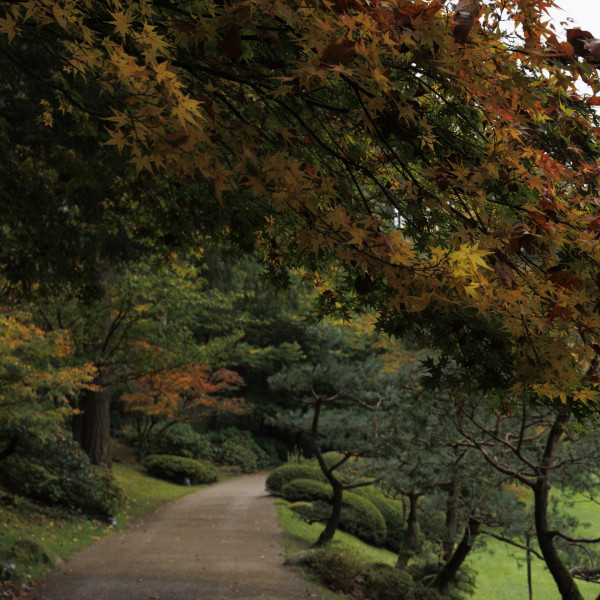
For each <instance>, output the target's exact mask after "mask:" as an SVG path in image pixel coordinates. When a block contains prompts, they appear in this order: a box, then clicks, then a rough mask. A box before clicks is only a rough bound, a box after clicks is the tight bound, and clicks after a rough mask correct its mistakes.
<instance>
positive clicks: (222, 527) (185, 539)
mask: <svg viewBox="0 0 600 600" xmlns="http://www.w3.org/2000/svg"><path fill="white" fill-rule="evenodd" d="M30 597H32V598H34V599H35V600H45V599H49V600H209V599H210V600H250V599H252V600H259V599H260V600H300V599H302V598H317V599H321V598H322V595H321V592H317V591H316V590H313V589H311V587H310V584H308V583H307V582H306V580H305V579H304V578H303V577H302V575H301V574H300V573H299V572H298V571H295V570H294V569H293V568H292V567H284V566H283V554H282V548H281V533H280V530H279V527H278V524H277V513H276V507H275V505H274V502H273V500H272V499H271V498H269V497H268V495H267V494H266V492H265V475H249V476H243V477H236V478H234V479H229V480H227V481H223V482H221V483H217V484H215V485H211V486H208V487H206V488H203V489H201V490H199V491H197V492H194V493H192V494H189V495H187V496H185V497H183V498H181V499H180V500H177V501H176V502H173V503H170V504H168V505H165V506H163V507H161V508H160V509H159V510H158V511H156V512H155V513H154V514H153V515H151V516H149V517H146V518H144V519H141V520H139V521H137V522H136V523H134V524H133V526H132V527H130V528H129V529H127V530H125V531H117V532H115V533H114V534H113V535H111V536H110V537H108V538H104V539H102V540H100V541H98V542H97V543H96V544H94V545H93V546H91V547H89V548H87V549H86V550H83V551H82V552H80V553H78V554H76V555H75V556H74V557H72V558H71V559H70V560H69V561H68V562H65V563H63V564H62V565H61V566H60V567H59V568H58V569H57V570H56V571H54V572H52V573H50V574H48V575H47V576H46V577H44V578H43V579H42V580H41V583H40V586H39V587H37V588H35V589H34V591H32V593H31V595H30ZM323 597H324V596H323Z"/></svg>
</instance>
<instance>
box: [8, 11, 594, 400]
mask: <svg viewBox="0 0 600 600" xmlns="http://www.w3.org/2000/svg"><path fill="white" fill-rule="evenodd" d="M552 5H553V3H552V2H549V1H544V2H541V1H538V2H536V1H532V2H526V3H523V2H522V1H517V0H509V1H505V0H494V1H491V2H486V3H485V5H483V4H481V5H480V3H479V2H476V1H474V0H473V1H467V0H462V1H461V2H460V3H459V5H458V7H457V10H456V12H455V13H454V14H451V13H450V12H449V11H448V10H447V9H446V8H445V7H443V6H442V5H441V4H440V3H438V2H430V3H423V2H421V3H415V2H409V1H405V0H401V1H398V2H394V3H392V4H390V5H389V6H388V5H382V4H379V3H374V4H371V3H363V2H360V1H357V2H350V3H334V4H331V3H328V2H314V3H312V4H311V5H310V6H307V7H306V9H305V10H301V11H298V10H296V5H295V4H294V3H290V2H286V1H284V0H281V1H279V2H274V3H271V4H269V6H268V7H267V6H261V7H260V10H257V8H256V6H255V4H253V3H252V2H244V1H241V2H238V3H236V4H235V5H234V6H231V7H229V6H227V7H225V6H221V5H220V4H219V3H212V4H210V5H205V4H204V3H194V2H190V3H189V6H187V8H186V10H185V11H181V10H178V9H177V8H176V7H175V6H170V5H164V3H155V2H152V1H150V0H148V1H145V2H140V3H136V4H133V5H130V4H125V3H122V2H119V1H115V2H112V3H110V4H104V3H88V4H85V5H71V4H69V5H67V6H63V5H61V4H58V3H56V4H55V3H53V2H48V3H34V4H31V3H30V2H22V3H21V2H16V3H10V4H9V5H7V6H6V11H5V14H4V17H3V18H2V20H1V21H0V25H1V31H2V32H3V33H4V34H5V36H6V40H7V42H8V43H9V45H8V46H7V52H8V53H9V55H11V56H13V58H15V59H16V57H15V56H14V50H13V49H14V48H16V47H17V45H18V44H19V43H20V39H21V37H23V36H27V39H28V41H29V43H32V44H38V45H40V46H45V47H47V48H48V49H49V50H50V52H51V53H52V54H53V55H54V56H60V57H61V60H62V61H63V65H64V67H63V68H61V69H60V72H61V80H60V81H61V84H60V86H58V87H59V91H60V92H61V93H59V94H58V99H56V98H49V99H48V103H49V105H50V108H48V109H47V110H46V112H48V111H51V110H57V109H58V108H60V107H69V108H70V110H74V108H73V107H74V106H77V100H76V98H75V97H74V94H73V93H71V95H69V92H72V91H73V90H74V89H76V88H75V83H74V82H77V85H81V83H80V82H83V81H87V82H89V84H88V88H91V89H93V90H95V91H96V92H98V91H99V92H105V94H104V95H102V98H108V97H110V98H111V99H112V100H111V102H110V103H109V104H106V103H104V100H103V101H102V103H101V102H100V101H98V105H99V106H100V109H99V110H100V114H103V111H104V114H105V116H106V117H107V122H108V123H109V128H108V131H107V139H106V142H107V144H108V145H112V146H115V147H116V148H117V149H118V150H119V151H121V152H123V153H124V154H126V155H127V156H128V157H129V159H130V160H131V161H132V163H133V164H134V165H135V168H136V170H137V171H138V172H141V171H147V170H152V171H155V172H159V171H161V172H165V173H167V174H168V173H173V172H176V173H178V175H179V177H180V178H181V179H182V180H183V181H185V179H186V178H189V179H190V180H191V178H193V177H196V178H197V179H198V180H201V181H203V182H205V184H207V185H209V186H212V188H213V190H214V198H215V199H216V204H213V200H212V199H211V200H207V204H206V207H208V206H209V205H210V209H211V210H213V209H214V208H216V207H218V205H219V203H220V204H222V206H224V207H227V211H225V212H227V213H228V214H229V215H236V217H237V216H239V215H240V214H242V215H243V220H244V223H245V224H246V226H245V227H243V229H244V230H245V231H248V225H250V228H251V229H253V230H254V231H256V236H258V239H257V241H258V246H259V248H261V249H262V252H263V255H264V257H265V259H266V260H267V261H269V262H270V263H271V264H272V266H273V267H274V268H277V267H278V266H280V265H282V264H289V263H292V262H294V258H293V257H294V256H297V257H301V259H302V261H303V262H304V264H305V265H307V266H309V267H310V265H312V266H313V269H312V271H313V272H314V273H315V280H317V281H320V282H321V283H322V292H323V305H324V309H325V310H327V311H336V310H350V309H351V308H357V307H360V306H364V304H365V303H368V304H375V305H377V306H378V307H379V308H380V309H381V312H382V314H383V315H384V316H389V315H390V314H391V315H392V316H394V315H396V314H400V315H403V314H408V315H411V314H413V313H424V314H423V318H424V319H426V314H425V311H426V309H428V308H432V309H435V310H440V311H442V312H445V311H447V310H449V309H450V308H452V307H453V306H454V305H457V304H458V305H461V306H463V307H467V308H469V307H471V308H473V310H475V311H477V312H478V313H479V314H481V315H482V316H483V318H484V319H488V320H493V319H494V318H496V317H499V318H500V319H501V321H502V326H503V327H504V329H505V331H506V332H507V335H508V338H509V352H510V353H512V354H513V355H514V358H515V361H516V366H515V371H516V372H515V390H516V391H517V392H519V393H522V392H524V391H530V390H531V389H532V388H533V389H534V390H535V392H536V393H537V394H539V395H540V396H544V397H546V398H549V399H550V400H554V399H557V400H561V399H562V400H565V399H567V398H574V399H575V400H577V401H581V402H587V401H589V400H590V399H591V398H592V395H593V392H594V388H593V384H594V380H593V377H594V374H593V373H590V372H589V371H590V367H593V365H594V364H595V362H594V358H595V350H594V347H595V346H596V345H597V343H596V339H595V336H596V335H597V333H596V332H597V331H598V315H597V312H596V311H595V310H594V308H593V307H594V296H595V295H596V291H597V290H596V283H595V280H596V274H597V267H596V262H597V257H596V256H595V253H596V243H595V236H596V230H597V223H596V221H597V214H596V203H595V189H596V182H597V166H596V163H597V135H598V133H597V131H598V129H597V126H596V122H595V121H596V117H595V113H594V112H593V111H592V110H591V108H590V105H593V104H594V102H595V98H596V96H593V97H592V98H588V99H587V101H586V99H582V98H580V96H579V95H577V92H576V89H575V81H576V80H577V79H583V80H585V81H586V82H588V83H589V84H590V86H591V88H592V90H593V92H594V93H596V92H597V91H598V85H597V81H596V80H595V78H594V76H593V74H594V71H595V65H594V62H593V61H594V60H595V58H594V52H596V50H595V45H594V44H595V42H594V39H593V37H591V34H589V33H587V32H582V31H578V30H572V31H570V32H569V36H568V40H567V41H566V42H559V41H558V40H557V38H556V35H555V34H554V33H553V32H552V30H551V29H550V28H549V26H548V22H547V20H545V11H547V9H548V8H549V7H550V6H552ZM507 21H509V22H510V21H511V22H512V23H513V24H514V26H515V29H514V31H511V29H510V27H507V26H506V25H505V23H506V22H507ZM11 46H12V47H11ZM55 71H56V72H58V71H59V69H55ZM88 93H89V90H88ZM80 112H81V111H80ZM81 118H87V119H88V120H89V121H90V122H93V121H94V118H97V117H94V115H93V114H92V111H91V109H90V111H88V114H87V115H86V116H85V117H83V116H82V117H81ZM248 199H251V200H252V202H248ZM206 207H200V208H199V210H203V208H206ZM238 209H239V212H238ZM213 212H224V211H213ZM221 226H224V224H223V223H222V222H221V223H219V225H218V227H221ZM257 226H258V227H257ZM330 260H335V261H337V262H339V263H341V264H342V265H344V267H345V269H346V273H347V279H348V281H347V282H342V283H340V282H339V281H338V282H336V281H330V282H327V281H326V280H324V278H323V276H322V274H320V273H319V270H322V271H325V269H326V267H325V266H324V265H325V264H326V263H327V262H328V261H330ZM349 284H350V285H349ZM573 355H574V356H573ZM592 370H593V369H592ZM548 382H552V383H548Z"/></svg>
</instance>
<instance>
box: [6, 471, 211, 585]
mask: <svg viewBox="0 0 600 600" xmlns="http://www.w3.org/2000/svg"><path fill="white" fill-rule="evenodd" d="M113 471H114V475H115V477H116V479H117V481H118V482H119V485H120V486H121V487H122V489H123V491H124V493H125V498H126V500H125V504H124V506H123V508H122V510H121V511H120V512H119V514H118V515H116V518H117V522H118V524H119V528H123V527H126V526H127V525H129V523H131V521H133V520H135V519H137V518H139V517H142V516H144V515H147V514H149V513H151V512H153V511H154V510H155V509H156V508H157V507H158V506H160V505H161V504H163V503H165V502H169V501H172V500H176V499H177V498H181V497H182V496H184V495H186V494H189V493H190V492H193V491H195V490H197V489H199V488H200V487H203V486H191V487H184V486H180V485H175V484H172V483H168V482H166V481H161V480H159V479H155V478H153V477H150V476H149V475H147V474H146V473H145V472H144V470H143V469H142V467H140V466H139V465H134V464H115V465H114V468H113ZM113 531H114V528H112V527H109V526H108V525H107V524H106V523H102V522H100V521H96V520H93V519H88V518H85V517H81V516H73V515H68V514H66V513H64V512H62V511H60V510H56V509H51V508H47V507H41V506H39V505H37V504H35V503H34V502H31V501H29V500H26V499H24V498H19V497H16V496H15V497H13V501H12V502H11V503H4V504H0V559H5V560H6V559H8V558H10V560H11V561H12V562H14V563H15V565H16V572H17V575H18V576H19V579H21V580H23V581H25V582H26V581H28V580H35V579H37V578H38V577H39V576H40V575H42V574H43V573H44V572H45V571H47V570H48V569H49V567H48V565H45V564H43V563H42V562H41V561H40V560H37V559H35V558H34V557H32V556H31V555H29V556H13V555H11V552H10V548H11V547H12V546H13V544H15V542H18V541H23V540H35V541H36V542H39V543H40V544H42V545H43V547H44V548H45V549H46V550H47V551H48V553H49V554H50V555H51V556H52V557H54V558H55V559H57V560H58V561H59V562H60V560H66V559H67V558H69V557H70V556H71V555H72V554H74V553H75V552H78V551H79V550H82V549H83V548H86V547H87V546H89V545H91V544H93V543H94V542H95V541H96V540H99V539H100V538H102V537H104V536H106V535H109V534H110V533H112V532H113ZM0 562H1V560H0Z"/></svg>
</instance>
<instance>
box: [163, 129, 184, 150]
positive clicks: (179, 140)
mask: <svg viewBox="0 0 600 600" xmlns="http://www.w3.org/2000/svg"><path fill="white" fill-rule="evenodd" d="M189 137H190V134H189V133H188V132H187V131H186V130H185V129H180V130H179V131H174V132H173V133H169V134H168V135H167V136H166V139H167V142H169V144H171V146H172V147H173V148H177V147H178V146H181V145H182V144H185V142H187V141H188V139H189Z"/></svg>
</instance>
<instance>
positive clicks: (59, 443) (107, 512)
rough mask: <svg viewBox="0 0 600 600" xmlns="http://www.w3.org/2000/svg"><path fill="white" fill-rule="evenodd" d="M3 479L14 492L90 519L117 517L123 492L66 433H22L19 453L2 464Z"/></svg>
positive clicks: (1, 473) (1, 475)
mask: <svg viewBox="0 0 600 600" xmlns="http://www.w3.org/2000/svg"><path fill="white" fill-rule="evenodd" d="M0 478H1V479H2V483H3V485H5V486H6V487H7V488H9V489H11V490H12V491H13V492H15V493H17V494H20V495H22V496H26V497H28V498H31V499H33V500H37V501H38V502H41V503H42V504H46V505H49V506H59V507H62V508H65V509H67V510H69V511H71V512H79V513H83V514H85V515H88V516H90V517H100V518H105V517H109V516H112V515H114V514H115V513H116V512H117V511H118V509H119V507H120V505H121V503H122V501H123V492H122V490H121V488H120V487H119V485H118V484H117V482H116V481H115V479H114V477H113V476H112V473H111V472H110V471H108V470H106V469H103V468H101V467H95V466H93V465H92V464H91V463H90V460H89V458H88V456H87V454H85V453H84V452H82V450H81V448H80V447H79V445H78V444H77V442H75V440H74V439H73V437H72V436H71V434H70V433H69V432H67V431H57V432H55V433H53V434H48V433H46V434H45V436H44V437H43V438H42V437H38V435H37V433H36V432H35V431H33V432H32V431H30V430H28V429H24V430H23V431H21V432H20V433H19V442H18V445H17V448H16V451H15V452H14V453H13V454H11V455H9V456H8V457H6V458H5V459H4V460H3V461H0Z"/></svg>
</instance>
